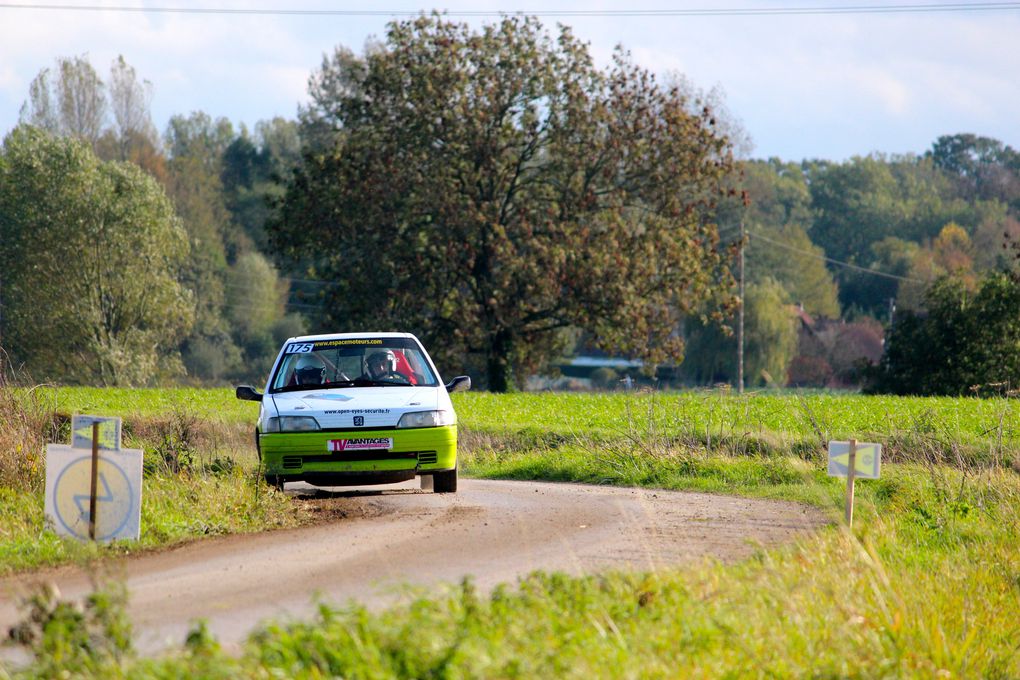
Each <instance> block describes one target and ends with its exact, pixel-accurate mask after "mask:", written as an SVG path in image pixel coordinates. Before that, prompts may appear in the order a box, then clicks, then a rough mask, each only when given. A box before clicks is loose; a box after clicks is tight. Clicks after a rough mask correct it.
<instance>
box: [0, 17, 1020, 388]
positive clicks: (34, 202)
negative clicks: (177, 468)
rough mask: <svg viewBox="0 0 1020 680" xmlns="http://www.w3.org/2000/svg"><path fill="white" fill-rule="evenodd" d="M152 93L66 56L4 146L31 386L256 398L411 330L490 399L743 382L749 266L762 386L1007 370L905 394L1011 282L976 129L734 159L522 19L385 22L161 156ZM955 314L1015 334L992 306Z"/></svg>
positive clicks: (562, 40)
mask: <svg viewBox="0 0 1020 680" xmlns="http://www.w3.org/2000/svg"><path fill="white" fill-rule="evenodd" d="M152 88H153V86H152V85H151V84H150V83H148V82H146V81H144V80H140V79H139V78H138V76H137V74H136V72H135V71H134V69H133V68H132V67H131V66H130V65H129V64H128V63H127V62H126V61H125V60H124V59H123V58H120V59H118V60H116V61H115V62H114V63H113V64H112V65H111V69H110V72H109V74H108V75H107V76H106V77H101V76H100V75H99V74H98V72H97V71H96V70H95V68H94V67H93V65H92V64H91V63H90V62H89V61H88V60H87V59H86V58H83V57H77V58H67V59H61V60H59V61H58V63H57V65H56V68H55V69H53V70H49V69H47V70H44V71H42V72H41V73H40V74H39V76H38V77H37V78H36V79H35V80H34V81H33V83H32V84H31V86H30V88H29V92H28V97H27V100H26V104H25V106H24V108H23V109H22V114H21V120H22V123H21V125H19V126H18V127H17V128H16V129H15V130H13V131H11V132H10V133H9V134H8V135H7V136H6V138H5V140H4V142H3V147H2V150H0V236H2V238H0V347H2V348H3V349H4V350H5V352H6V355H7V363H8V365H9V366H15V367H19V368H22V369H23V370H25V371H26V372H27V373H28V374H29V375H31V376H33V378H35V379H40V380H42V379H45V380H59V381H65V382H79V383H100V384H157V383H163V382H167V381H193V382H224V381H237V380H258V379H261V378H263V377H264V375H265V372H266V370H267V369H268V367H269V365H270V363H271V361H272V358H273V356H274V354H275V352H276V351H277V349H278V347H279V345H280V343H281V342H282V340H283V339H285V338H286V337H288V336H290V335H294V334H298V333H302V332H307V331H312V332H315V331H323V332H325V331H334V330H371V329H376V330H391V329H392V330H396V329H400V330H410V331H412V332H415V333H417V334H419V335H420V336H422V337H423V338H424V339H425V340H426V342H427V343H428V346H429V347H430V348H431V349H433V350H434V354H435V355H436V356H437V359H438V360H439V362H440V368H441V370H444V366H448V367H449V369H446V370H458V371H460V370H463V369H467V370H469V371H470V372H472V373H473V374H474V375H475V376H476V377H477V378H480V379H481V382H482V383H483V384H485V385H487V386H488V387H490V388H492V389H496V390H505V389H511V388H513V387H514V386H515V385H518V384H520V383H521V382H522V380H523V379H524V377H525V376H527V375H529V374H531V373H534V372H542V371H548V370H550V366H554V365H555V364H556V363H557V362H558V361H560V360H561V357H563V356H564V355H569V354H571V353H577V352H592V351H594V352H605V353H608V354H615V355H623V356H628V357H631V358H640V359H642V360H644V361H645V362H646V366H656V365H658V366H670V367H672V368H671V369H670V370H669V371H668V372H667V374H665V375H667V377H668V379H670V380H673V381H675V382H676V383H679V384H697V383H713V382H719V381H725V382H733V381H734V380H735V377H736V363H735V358H736V347H735V343H736V339H735V337H734V335H733V333H732V332H731V329H732V326H733V320H734V318H735V317H734V312H735V310H736V309H737V308H738V305H739V304H740V303H741V301H739V300H738V299H737V297H736V291H737V288H736V277H735V272H736V268H735V261H736V260H735V256H736V253H737V251H738V250H739V248H740V247H741V245H743V247H744V251H745V262H746V267H745V272H746V293H745V296H744V299H743V301H742V304H743V307H744V311H745V323H746V328H747V338H746V340H747V342H746V349H747V352H746V354H747V367H746V368H747V375H748V376H749V379H750V383H751V384H752V385H753V384H787V383H789V384H798V385H860V384H863V383H867V384H870V385H872V386H873V387H875V388H876V389H887V390H894V391H900V392H924V393H935V392H955V393H960V392H962V391H964V390H966V389H967V388H968V387H967V386H962V385H961V384H960V381H963V382H968V381H975V380H976V381H978V382H982V381H983V382H993V381H996V380H999V379H1000V378H1001V379H1004V380H1010V379H1012V380H1013V381H1014V383H1015V382H1016V380H1017V378H1020V376H1012V374H1011V371H1012V369H1011V368H1010V366H1011V365H1012V364H1011V363H1010V362H1007V361H998V362H997V361H996V360H995V356H997V355H996V353H995V352H996V350H994V349H992V350H988V351H986V352H985V353H986V355H987V356H986V357H985V359H982V360H980V361H977V360H976V361H975V363H974V365H975V366H983V367H984V368H981V369H973V370H969V371H968V372H963V373H961V372H959V371H957V372H956V373H955V374H954V375H955V376H956V377H955V378H953V379H952V380H950V379H949V378H946V380H943V381H932V380H928V381H927V382H924V381H921V380H920V378H904V377H902V376H904V375H908V374H909V375H915V374H917V375H919V374H920V373H923V371H920V372H919V371H918V370H916V366H915V367H914V368H908V367H909V366H912V364H911V361H913V362H915V363H916V362H920V363H921V364H923V362H925V361H928V362H930V361H932V357H931V356H930V355H929V356H924V357H912V356H911V347H912V346H913V345H917V344H925V345H931V344H932V343H933V342H936V340H934V339H933V338H935V337H936V336H937V335H938V333H939V332H942V333H947V332H949V333H952V332H954V331H953V329H955V328H958V327H959V326H958V325H953V324H949V325H947V324H946V323H945V322H944V318H947V317H945V315H942V316H940V314H941V312H940V311H939V310H941V309H942V307H943V306H944V305H945V304H949V303H947V301H948V300H955V301H957V303H958V302H959V300H960V299H961V297H962V298H966V299H968V300H969V299H971V298H973V299H975V300H978V299H980V300H985V297H982V295H985V296H986V297H988V299H990V300H1001V299H1005V297H1008V295H1007V293H1008V290H1009V286H1015V285H1016V284H1015V281H1014V279H1013V278H1011V277H1010V276H1008V275H1007V274H1003V272H1009V271H1011V269H1012V267H1013V265H1014V261H1015V258H1014V255H1015V252H1016V251H1015V249H1013V248H1011V246H1010V244H1011V243H1013V242H1014V240H1015V239H1016V237H1017V235H1018V233H1020V222H1018V221H1017V217H1018V211H1020V154H1018V153H1017V152H1016V151H1014V150H1013V149H1011V148H1010V147H1008V146H1006V145H1004V144H1002V143H1001V142H998V141H997V140H993V139H988V138H983V137H979V136H975V135H968V134H959V135H952V136H945V137H941V138H939V139H938V140H936V141H935V142H934V143H933V145H932V148H931V149H930V150H928V151H927V152H926V153H924V154H922V155H910V156H902V157H900V156H884V155H879V154H873V155H870V156H862V157H856V158H852V159H850V160H849V161H846V162H842V163H836V162H830V161H822V160H805V161H802V162H799V163H798V162H790V161H783V160H780V159H775V158H773V159H767V160H764V159H762V160H746V159H739V158H738V155H739V154H738V151H739V146H740V141H741V138H742V136H743V134H744V133H743V132H742V131H741V130H740V129H739V126H738V125H735V124H734V123H733V122H732V117H731V116H729V114H728V112H727V111H726V110H725V107H724V106H722V105H721V104H720V102H719V101H718V98H717V97H715V95H714V94H713V93H705V92H702V91H699V90H698V89H697V88H695V87H693V86H692V85H691V84H690V83H689V82H688V81H686V80H684V79H683V78H682V77H680V76H676V75H668V76H667V77H665V78H656V77H655V76H653V75H652V74H651V73H649V72H648V71H647V70H645V69H642V68H640V67H638V66H637V65H635V64H634V63H633V61H632V60H631V59H630V57H629V55H628V54H627V53H626V52H625V51H623V50H622V49H621V50H618V51H617V52H616V53H615V54H614V56H613V59H612V62H611V64H610V65H609V66H608V67H605V68H600V67H597V66H596V65H595V64H594V61H593V59H592V57H591V55H590V53H589V51H588V48H587V46H586V45H585V44H583V43H581V42H580V41H578V40H577V39H576V38H574V37H573V36H572V34H571V33H570V30H569V29H568V28H560V29H559V30H558V31H557V32H555V33H551V32H549V31H547V30H546V29H545V28H544V27H542V26H541V25H540V24H539V23H538V21H537V20H535V19H533V18H527V17H508V18H504V19H502V20H501V21H499V22H497V23H494V24H489V25H486V26H483V27H482V28H481V29H472V28H469V27H467V26H466V25H463V24H458V23H456V22H451V21H448V20H445V19H444V18H442V17H439V16H435V15H433V16H420V17H417V18H414V19H409V20H404V21H395V22H393V23H391V24H390V26H389V28H388V31H387V33H386V35H385V36H384V38H383V39H382V40H380V41H377V42H373V43H371V44H369V45H367V46H366V47H365V49H364V51H363V53H362V54H360V55H359V54H355V53H354V52H352V51H351V50H349V49H347V48H344V47H338V48H337V49H336V50H335V51H334V52H333V53H332V54H330V55H327V56H326V57H324V59H323V62H322V64H321V65H320V67H319V68H318V69H317V70H316V71H315V72H314V73H313V75H312V77H311V79H310V81H309V94H310V103H309V104H308V105H307V106H305V107H303V108H301V109H300V110H299V112H298V115H297V117H296V119H295V120H285V119H282V118H278V119H274V120H271V121H264V122H260V123H258V124H257V125H256V126H255V129H254V130H253V131H249V130H248V129H246V128H245V127H244V126H237V127H235V126H234V125H233V124H232V123H231V122H230V121H228V120H225V119H213V118H212V117H210V116H209V115H207V114H205V113H202V112H193V113H190V114H187V115H176V116H173V117H172V118H171V120H170V121H169V124H168V125H167V127H166V129H165V131H164V132H163V133H162V135H160V134H158V133H157V132H156V129H155V126H154V125H153V123H152V119H151V114H150V111H149V102H150V100H151V95H152ZM741 233H746V235H747V236H746V239H744V240H741V237H740V234H741ZM1003 246H1005V247H1003ZM1004 296H1005V297H1004ZM957 307H960V308H961V309H963V308H965V311H962V312H960V313H962V314H971V315H972V316H975V320H974V323H976V324H977V325H978V326H981V327H982V328H983V327H985V326H986V325H987V327H988V328H993V327H994V328H998V329H999V332H996V333H991V334H989V333H985V334H983V335H981V337H984V338H986V339H988V340H989V342H991V341H992V340H996V339H1002V340H1003V341H1004V342H1005V341H1008V339H1009V338H1012V340H1013V341H1014V342H1015V341H1016V340H1017V338H1016V337H1015V334H1014V335H1010V334H1011V333H1013V331H1012V328H1013V327H1014V326H1016V324H1012V322H1011V321H1010V319H1011V318H1012V317H1010V316H1009V315H1010V314H1013V315H1014V316H1015V312H1010V311H1009V310H1008V305H1005V304H999V303H993V302H988V303H987V304H985V303H984V302H982V303H981V304H974V305H971V304H966V305H962V306H961V305H960V304H957ZM968 310H969V311H968ZM978 310H980V311H978ZM994 314H999V315H1000V316H1003V315H1005V317H1008V318H1007V319H1004V320H1003V322H1002V323H999V325H998V326H996V325H995V324H996V323H998V322H996V321H992V320H991V319H989V318H988V317H989V315H994ZM977 315H979V316H980V319H978V318H977ZM938 319H943V321H942V322H939V321H938ZM986 322H987V323H986ZM937 323H942V326H940V327H939V328H941V329H942V330H941V331H936V330H932V329H931V328H928V326H925V324H937ZM890 324H892V330H891V331H888V328H889V326H890ZM976 327H977V326H975V328H976ZM922 328H925V329H927V330H924V331H922V330H918V329H922ZM933 328H934V327H933ZM947 329H948V330H947ZM975 333H976V331H975ZM933 334H934V335H933ZM975 337H977V336H976V335H975ZM883 341H884V342H885V347H884V348H883ZM883 349H884V350H887V351H885V352H884V356H885V359H883V360H882V361H881V362H878V357H877V356H876V352H877V354H879V355H881V354H883ZM863 359H868V360H870V362H871V363H872V364H876V363H878V364H879V365H877V366H874V365H873V366H871V367H868V366H866V365H865V364H866V363H867V362H865V361H862V360H863ZM910 371H914V373H913V374H911V373H910ZM662 375H663V374H661V373H660V377H661V376H662ZM953 380H955V381H956V382H953Z"/></svg>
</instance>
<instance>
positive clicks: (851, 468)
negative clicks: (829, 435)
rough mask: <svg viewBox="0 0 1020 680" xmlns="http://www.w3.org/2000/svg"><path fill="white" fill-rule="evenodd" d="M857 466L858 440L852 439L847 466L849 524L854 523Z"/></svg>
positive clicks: (847, 514)
mask: <svg viewBox="0 0 1020 680" xmlns="http://www.w3.org/2000/svg"><path fill="white" fill-rule="evenodd" d="M856 467H857V440H856V439H851V440H850V461H849V463H848V464H847V468H846V470H847V471H846V523H847V526H849V527H851V528H852V527H853V525H854V477H856V475H855V474H854V473H855V468H856Z"/></svg>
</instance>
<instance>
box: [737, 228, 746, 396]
mask: <svg viewBox="0 0 1020 680" xmlns="http://www.w3.org/2000/svg"><path fill="white" fill-rule="evenodd" d="M745 241H746V235H745V234H744V220H740V310H739V311H738V314H737V394H743V393H744V243H745Z"/></svg>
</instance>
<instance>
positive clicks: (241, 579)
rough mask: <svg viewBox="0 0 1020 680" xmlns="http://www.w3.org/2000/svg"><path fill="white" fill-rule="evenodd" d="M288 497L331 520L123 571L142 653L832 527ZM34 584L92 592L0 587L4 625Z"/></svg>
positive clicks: (673, 513)
mask: <svg viewBox="0 0 1020 680" xmlns="http://www.w3.org/2000/svg"><path fill="white" fill-rule="evenodd" d="M288 492H289V493H291V494H293V495H295V502H296V503H308V504H310V507H312V508H313V509H315V510H316V511H317V512H321V513H323V515H324V518H325V519H328V520H329V521H324V522H323V523H322V524H320V525H317V526H313V527H308V528H303V529H296V530H287V531H276V532H269V533H264V534H258V535H253V536H229V537H224V538H220V539H212V540H208V541H202V542H199V543H195V544H192V545H188V546H185V547H182V548H178V549H175V550H171V551H166V552H162V553H158V554H152V555H147V556H142V557H137V558H133V559H128V560H125V561H123V562H122V563H121V564H120V565H119V566H118V569H119V570H120V571H121V573H122V574H124V575H126V577H127V583H128V587H129V590H130V598H131V600H130V605H129V614H130V617H131V619H132V621H133V623H134V627H135V632H136V639H137V645H138V648H139V649H140V650H142V651H143V652H154V651H158V650H159V649H161V648H164V647H166V646H171V645H172V646H176V645H179V644H180V643H181V642H182V640H183V639H184V635H185V633H186V632H187V630H188V628H189V626H190V623H191V622H192V621H194V620H195V619H198V618H204V619H206V620H207V621H208V622H209V626H210V629H211V630H212V632H213V633H214V634H215V635H216V636H217V637H218V638H219V639H220V640H221V641H222V642H224V643H226V644H227V645H232V644H234V643H237V642H239V641H241V640H243V639H244V637H245V636H246V635H247V633H248V632H250V630H251V629H252V628H253V627H254V626H255V625H256V624H257V623H258V622H260V621H262V620H264V619H266V618H284V619H285V618H289V617H307V616H309V615H310V614H311V612H312V611H313V609H314V598H315V597H319V598H321V599H322V600H323V601H327V602H335V603H343V602H345V601H347V600H349V599H351V598H353V599H356V600H358V601H360V602H363V603H365V604H368V605H370V606H382V605H384V604H386V603H389V602H392V601H394V600H395V599H397V598H399V597H406V596H407V595H406V589H404V592H403V593H402V590H401V586H402V585H404V584H409V585H413V586H430V585H433V584H439V583H443V582H447V583H451V582H452V583H456V582H457V581H459V580H460V579H461V578H462V577H464V576H465V575H468V574H470V575H473V576H474V578H475V582H476V583H477V584H478V586H479V587H481V588H488V587H492V586H494V585H495V584H497V583H500V582H513V581H514V580H515V579H516V578H517V577H519V576H521V575H523V574H526V573H528V572H530V571H533V570H536V569H542V570H549V571H551V570H560V571H566V572H569V573H573V574H585V573H591V572H595V571H598V570H602V569H607V568H634V569H639V570H656V569H660V568H662V567H665V566H668V565H672V564H676V563H680V562H684V561H689V560H694V559H698V558H701V557H704V556H713V557H718V558H721V559H738V558H741V557H744V556H746V555H748V554H750V553H751V552H752V551H753V550H754V549H755V547H756V546H758V545H762V544H764V545H772V544H776V543H778V542H782V541H785V540H788V539H790V538H791V537H792V536H793V535H795V534H796V533H798V532H803V531H809V530H812V529H814V528H817V527H819V526H821V525H822V524H824V523H825V521H826V519H825V517H824V515H823V514H822V513H821V512H819V511H817V510H814V509H811V508H807V507H805V506H801V505H797V504H794V503H782V502H774V501H763V500H749V499H740V498H730V497H726V496H715V495H706V494H694V493H678V492H664V491H651V490H644V491H642V490H633V489H616V488H609V487H593V486H582V485H575V484H547V483H535V482H497V481H482V480H466V479H462V480H461V490H460V492H459V493H457V494H455V495H434V494H431V493H423V492H421V491H420V490H418V489H415V488H413V487H412V486H411V485H410V484H404V485H399V486H393V487H386V490H384V491H378V490H373V491H368V490H361V491H346V492H342V493H337V494H325V493H321V492H320V496H319V497H317V498H315V497H308V496H303V495H302V492H299V491H294V490H290V491H288ZM304 493H309V494H310V493H312V492H311V491H310V490H309V491H307V492H304ZM40 580H47V581H52V582H54V583H56V584H57V586H58V587H59V588H60V591H61V593H62V594H63V596H64V597H74V598H80V597H81V596H82V595H83V594H85V593H87V592H88V590H89V587H90V586H89V581H88V578H87V576H86V575H84V574H82V573H81V572H80V571H78V570H76V569H59V570H53V571H48V572H44V573H40V574H35V575H26V576H19V577H15V578H8V579H4V580H0V626H2V628H0V630H2V631H4V632H5V631H6V629H7V628H8V627H9V626H10V625H11V624H13V623H14V622H15V621H16V620H17V619H18V612H17V610H16V606H15V605H16V603H17V602H18V601H19V600H20V597H21V596H22V595H23V594H24V593H25V592H27V591H28V589H29V588H30V587H31V586H32V584H33V583H38V582H39V581H40Z"/></svg>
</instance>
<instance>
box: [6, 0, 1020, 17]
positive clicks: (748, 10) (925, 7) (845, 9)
mask: <svg viewBox="0 0 1020 680" xmlns="http://www.w3.org/2000/svg"><path fill="white" fill-rule="evenodd" d="M0 9H29V10H51V11H73V12H128V13H135V14H221V15H224V14H225V15H235V16H236V15H251V16H299V17H302V16H308V17H321V16H338V17H359V16H363V17H398V16H418V15H420V14H422V12H421V11H420V10H414V11H412V10H372V9H366V10H354V9H283V8H263V9H254V8H229V7H140V6H130V5H113V6H103V5H67V4H62V3H61V4H56V3H24V4H23V3H11V2H0ZM1015 10H1020V2H947V3H906V4H895V5H880V6H876V5H835V6H831V7H826V6H809V7H730V8H717V7H713V8H707V7H706V8H692V9H647V10H642V9H626V10H598V9H586V10H556V9H545V10H521V9H514V10H446V11H444V12H443V13H442V14H443V15H444V16H450V17H498V16H506V15H513V14H529V15H532V16H540V17H562V18H567V17H606V18H619V17H636V18H641V17H740V16H812V15H839V14H934V13H959V12H1008V11H1015Z"/></svg>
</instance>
